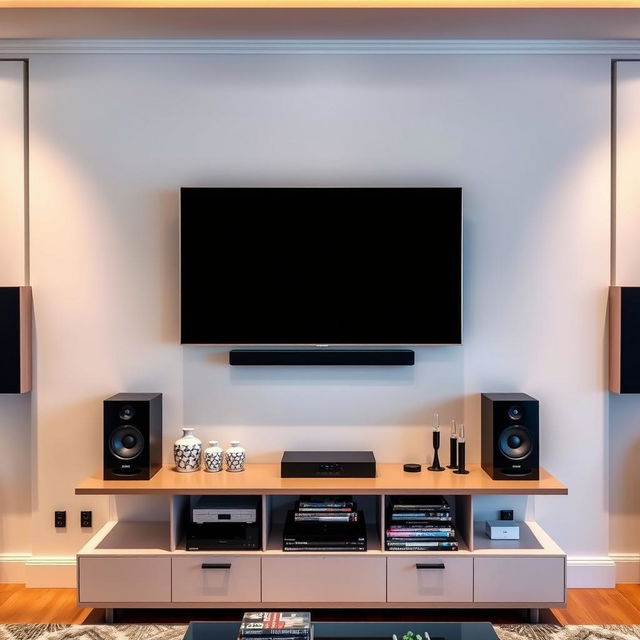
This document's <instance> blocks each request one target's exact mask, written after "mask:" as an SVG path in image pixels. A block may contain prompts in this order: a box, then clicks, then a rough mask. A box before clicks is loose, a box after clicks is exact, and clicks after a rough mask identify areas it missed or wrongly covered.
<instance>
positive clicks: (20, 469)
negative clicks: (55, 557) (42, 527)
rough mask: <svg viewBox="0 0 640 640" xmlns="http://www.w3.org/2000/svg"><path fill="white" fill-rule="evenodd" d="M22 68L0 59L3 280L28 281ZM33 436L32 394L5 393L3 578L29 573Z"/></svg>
mask: <svg viewBox="0 0 640 640" xmlns="http://www.w3.org/2000/svg"><path fill="white" fill-rule="evenodd" d="M22 74H23V65H22V63H21V62H15V61H11V62H9V61H0V286H16V285H22V284H25V260H24V246H25V242H24V238H25V230H24V224H25V216H24V135H23V134H24V103H23V82H22V79H23V78H22ZM30 438H31V396H30V394H25V395H22V396H16V395H0V451H2V464H0V512H1V517H0V582H3V581H5V580H6V581H19V580H22V579H23V578H24V570H23V565H22V561H23V560H24V556H25V555H26V554H28V553H29V552H30V550H31V535H30V532H31V530H30V526H31V523H30V520H31V518H30V513H31V464H30V458H31V455H30V452H31V447H30ZM3 560H4V562H3ZM18 561H19V562H18Z"/></svg>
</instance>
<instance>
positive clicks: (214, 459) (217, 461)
mask: <svg viewBox="0 0 640 640" xmlns="http://www.w3.org/2000/svg"><path fill="white" fill-rule="evenodd" d="M223 458H224V451H223V450H222V448H221V447H219V446H218V441H217V440H209V447H208V448H207V449H205V450H204V470H205V471H209V473H216V472H217V471H222V460H223Z"/></svg>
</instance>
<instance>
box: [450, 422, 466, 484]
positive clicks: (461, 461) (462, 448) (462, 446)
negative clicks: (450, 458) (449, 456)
mask: <svg viewBox="0 0 640 640" xmlns="http://www.w3.org/2000/svg"><path fill="white" fill-rule="evenodd" d="M466 448H467V444H466V442H465V441H464V425H463V424H461V425H460V432H459V436H458V468H457V469H456V470H455V471H454V472H453V473H459V474H460V475H466V474H467V473H469V472H468V471H467V469H465V463H466Z"/></svg>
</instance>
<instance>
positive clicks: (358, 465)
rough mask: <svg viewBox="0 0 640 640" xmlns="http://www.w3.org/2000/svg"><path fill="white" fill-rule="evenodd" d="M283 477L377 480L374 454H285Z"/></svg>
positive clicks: (366, 452) (281, 466)
mask: <svg viewBox="0 0 640 640" xmlns="http://www.w3.org/2000/svg"><path fill="white" fill-rule="evenodd" d="M280 477H282V478H375V477H376V459H375V456H374V455H373V451H285V452H284V453H283V454H282V461H281V462H280Z"/></svg>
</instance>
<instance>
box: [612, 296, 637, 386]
mask: <svg viewBox="0 0 640 640" xmlns="http://www.w3.org/2000/svg"><path fill="white" fill-rule="evenodd" d="M609 390H610V391H613V392H614V393H640V287H610V288H609Z"/></svg>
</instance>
